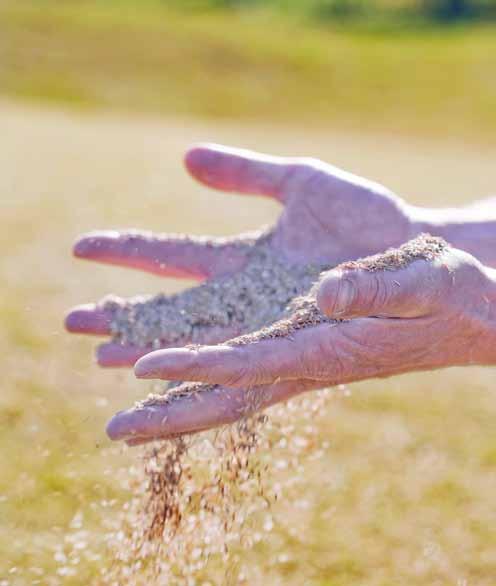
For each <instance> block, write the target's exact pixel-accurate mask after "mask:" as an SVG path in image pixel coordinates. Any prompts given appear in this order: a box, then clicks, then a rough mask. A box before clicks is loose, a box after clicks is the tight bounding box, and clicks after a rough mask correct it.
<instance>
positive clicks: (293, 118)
mask: <svg viewBox="0 0 496 586" xmlns="http://www.w3.org/2000/svg"><path fill="white" fill-rule="evenodd" d="M186 4H188V3H186ZM282 4H284V3H282ZM293 4H294V3H293ZM303 4H305V3H303ZM180 5H181V2H176V3H175V2H160V1H158V0H145V1H144V2H136V1H131V0H107V1H103V0H85V1H84V2H81V1H75V2H60V1H55V0H21V1H17V0H2V2H0V50H1V55H2V58H1V60H0V92H1V93H2V94H4V95H8V96H13V97H18V98H22V99H29V100H36V101H39V100H43V101H45V102H49V103H63V104H66V105H70V106H72V107H78V108H86V109H87V108H95V107H107V108H112V109H115V108H118V109H120V110H122V111H143V110H146V111H149V112H162V113H168V114H171V113H176V114H179V115H185V114H187V115H192V114H193V115H198V116H208V117H213V118H219V117H220V118H230V119H236V120H239V119H244V120H246V121H253V120H255V119H259V120H270V121H272V122H274V121H279V122H280V123H287V122H288V121H290V122H291V123H293V124H298V125H300V126H303V125H305V126H307V127H308V126H309V125H313V126H314V127H318V128H320V127H322V126H324V127H327V128H336V127H337V126H338V127H345V128H349V127H354V128H356V129H359V130H368V131H382V132H385V131H387V132H391V133H394V132H402V133H408V134H409V135H414V134H415V135H418V136H426V135H438V136H444V137H446V136H453V137H460V136H461V137H472V138H477V139H480V140H482V139H484V140H487V141H489V142H492V143H494V128H495V126H496V108H495V103H496V81H495V76H494V71H495V70H496V34H495V31H496V25H484V24H483V23H479V24H478V25H473V26H471V27H468V26H466V25H465V26H462V25H460V26H456V27H444V28H443V27H439V26H432V25H427V24H425V23H424V25H418V26H399V25H397V26H393V25H388V26H386V27H385V28H384V27H381V26H374V22H369V21H368V20H366V21H365V22H362V23H361V24H357V25H349V26H347V27H343V26H337V25H332V24H330V23H327V24H326V25H325V26H324V25H323V24H322V25H320V26H319V25H317V24H315V23H314V24H313V25H312V26H310V25H309V24H302V23H301V21H300V20H298V19H296V17H295V15H293V16H291V14H292V13H290V14H287V13H283V12H274V11H267V10H261V9H260V10H258V11H257V10H250V11H247V10H238V11H229V12H227V11H221V10H217V11H201V10H196V11H193V10H190V11H185V10H179V9H178V6H180ZM173 6H176V8H175V9H174V8H173ZM417 24H418V23H417ZM350 27H352V28H350ZM419 27H420V28H419Z"/></svg>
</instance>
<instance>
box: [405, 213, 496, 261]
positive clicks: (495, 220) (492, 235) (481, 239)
mask: <svg viewBox="0 0 496 586" xmlns="http://www.w3.org/2000/svg"><path fill="white" fill-rule="evenodd" d="M407 213H408V216H409V218H410V226H411V237H412V238H413V237H415V236H417V235H418V234H421V233H423V232H425V233H428V234H431V235H432V236H440V237H441V238H444V239H445V240H446V241H447V242H448V243H449V244H451V245H452V246H453V247H455V248H459V249H460V250H464V251H465V252H468V253H470V254H472V255H473V256H475V257H476V258H477V259H478V260H480V261H481V262H482V263H483V264H485V265H487V266H492V267H496V213H494V210H493V209H486V208H484V207H475V206H474V207H473V208H444V209H439V208H438V209H435V208H420V207H416V206H408V212H407Z"/></svg>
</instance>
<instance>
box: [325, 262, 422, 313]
mask: <svg viewBox="0 0 496 586" xmlns="http://www.w3.org/2000/svg"><path fill="white" fill-rule="evenodd" d="M414 272H415V271H410V270H409V268H407V269H402V270H400V271H397V272H386V271H381V272H377V273H372V272H369V271H366V270H363V269H355V270H341V269H335V270H332V271H329V272H328V273H326V275H325V276H324V277H323V278H322V279H321V281H320V283H319V285H318V289H317V305H318V306H319V308H320V310H321V311H322V312H323V313H325V314H326V315H327V316H328V317H333V318H338V319H339V318H340V319H351V318H354V317H367V316H370V317H418V316H420V315H425V313H426V310H427V307H426V306H427V305H428V303H425V301H428V300H422V299H419V295H418V283H417V281H416V279H414V278H413V274H412V273H414Z"/></svg>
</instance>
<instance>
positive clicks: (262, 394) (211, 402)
mask: <svg viewBox="0 0 496 586" xmlns="http://www.w3.org/2000/svg"><path fill="white" fill-rule="evenodd" d="M323 386H325V383H322V382H320V381H313V380H301V381H291V382H283V383H277V384H275V385H272V386H261V387H257V388H254V389H252V390H251V391H249V392H247V391H246V390H244V389H229V388H226V387H208V386H205V385H196V389H194V390H193V392H187V390H188V389H192V385H190V384H188V383H186V384H184V385H181V387H178V388H177V389H176V392H178V394H177V395H176V397H177V398H173V399H167V398H166V397H163V398H159V399H158V400H157V399H155V400H152V401H145V402H144V403H143V404H142V405H140V406H139V407H137V408H132V409H128V410H126V411H121V412H120V413H117V414H116V415H115V416H114V417H113V418H112V419H111V420H110V422H109V423H108V425H107V434H108V436H109V437H110V439H112V440H125V441H126V443H127V444H128V445H141V444H143V443H146V442H149V441H153V440H156V439H167V438H171V437H175V436H178V435H183V434H190V433H198V432H200V431H204V430H207V429H211V428H214V427H218V426H221V425H226V424H231V423H234V422H235V421H238V420H239V419H241V418H242V417H243V416H247V415H251V414H253V413H255V412H257V411H260V410H262V409H265V408H267V407H270V406H271V405H274V404H275V403H278V402H280V401H285V400H288V399H290V398H291V397H293V396H295V395H297V394H299V393H303V392H305V391H308V390H311V389H317V388H322V387H323Z"/></svg>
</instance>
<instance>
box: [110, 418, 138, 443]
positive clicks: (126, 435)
mask: <svg viewBox="0 0 496 586" xmlns="http://www.w3.org/2000/svg"><path fill="white" fill-rule="evenodd" d="M131 423H132V413H131V412H129V411H119V412H118V413H116V414H115V415H114V416H113V417H112V419H110V421H109V422H108V423H107V426H106V428H105V431H106V433H107V436H108V438H109V439H111V440H112V441H119V440H122V439H126V440H132V438H133V436H136V435H137V430H136V429H134V428H133V426H132V425H131Z"/></svg>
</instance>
